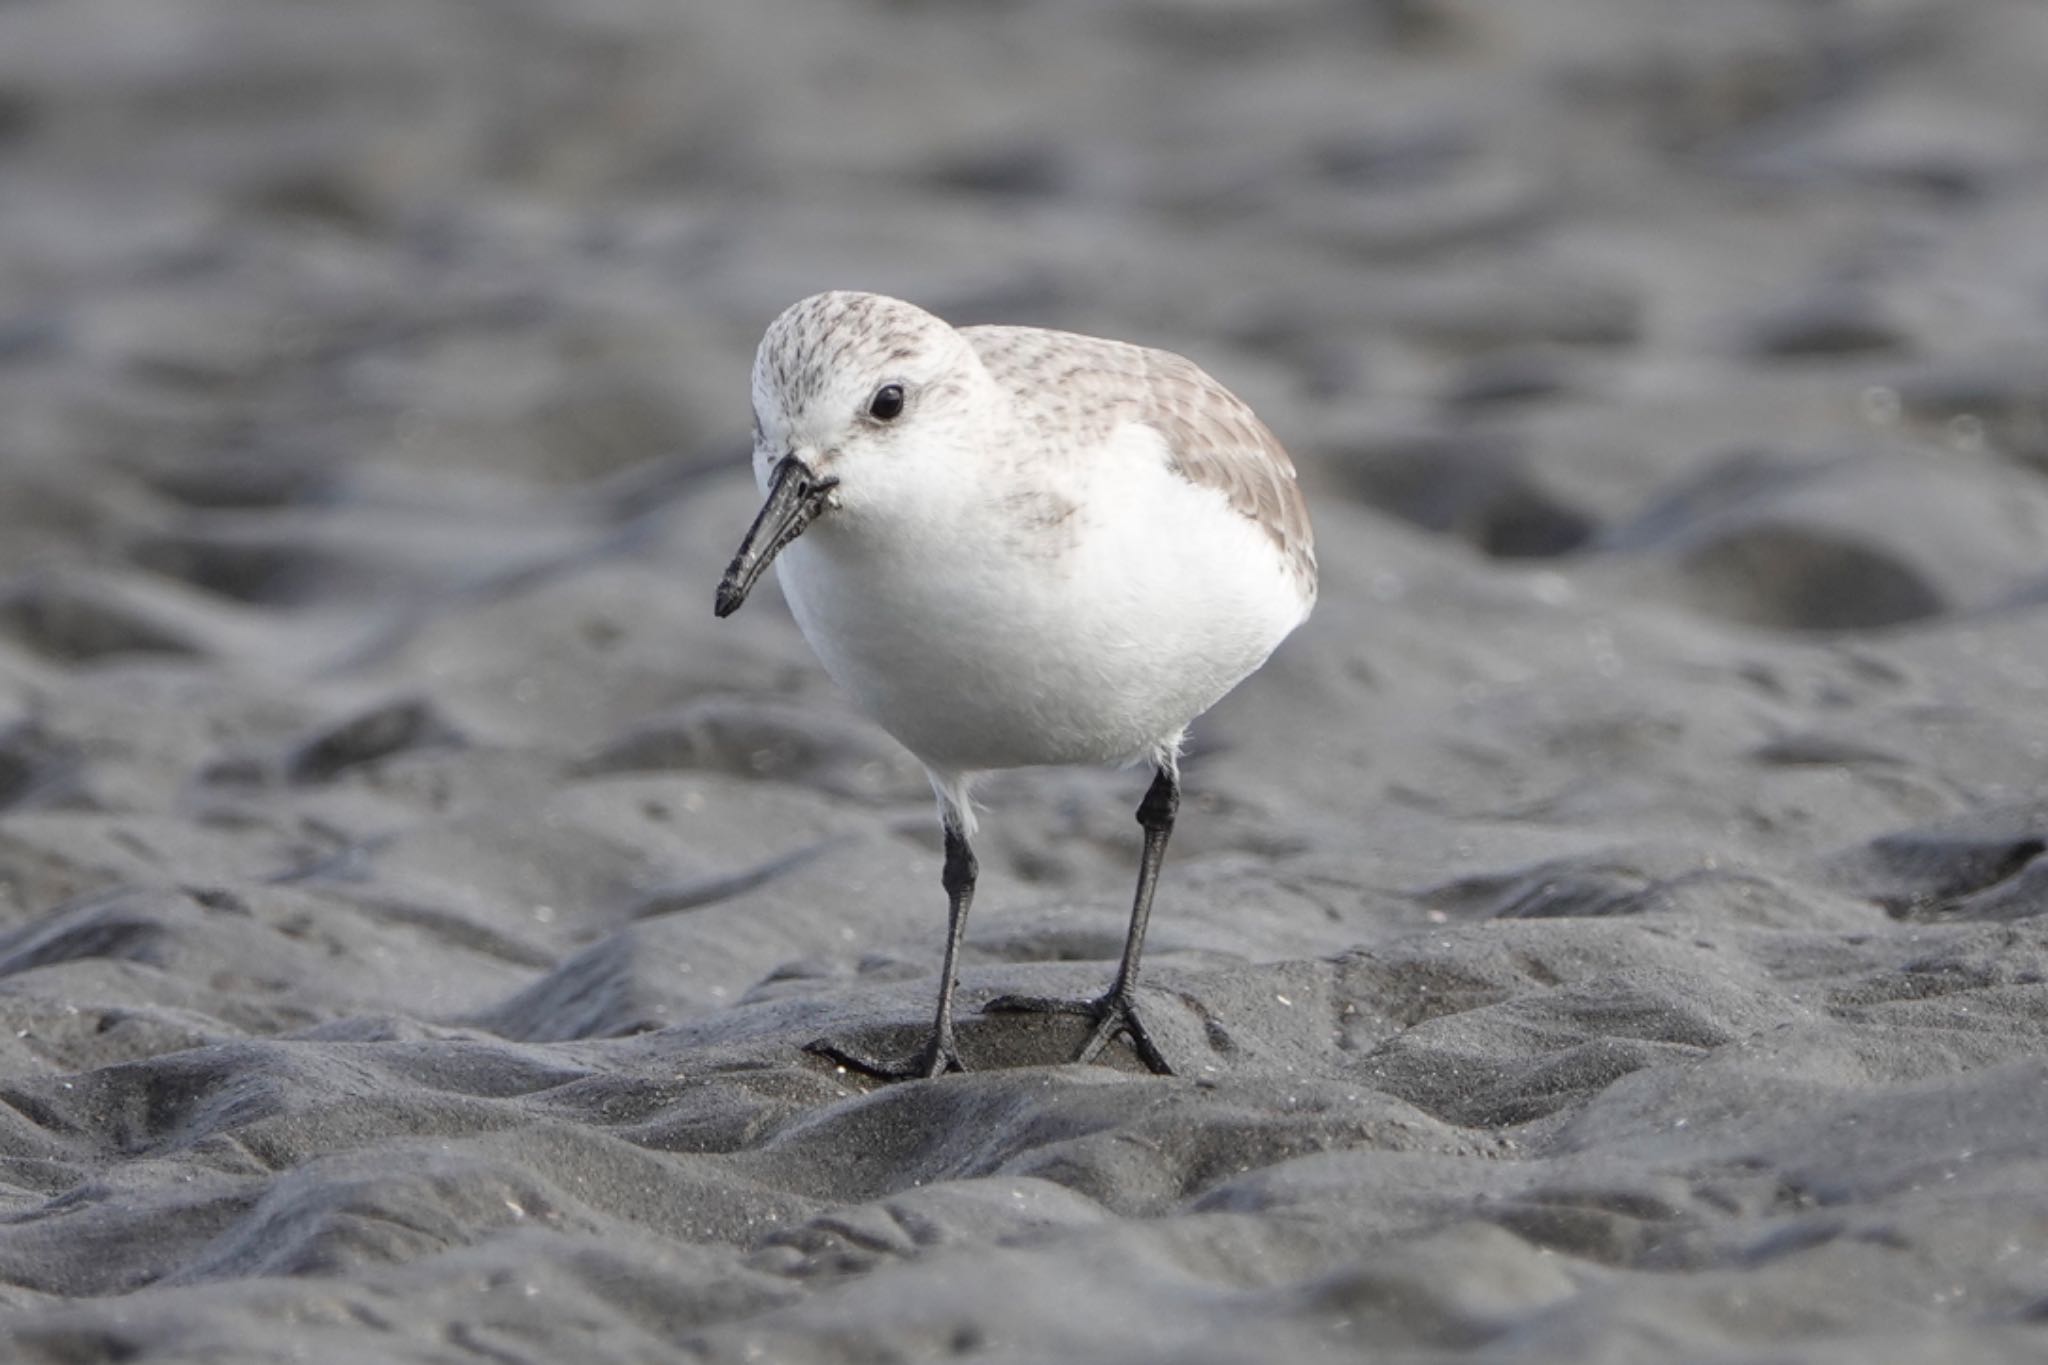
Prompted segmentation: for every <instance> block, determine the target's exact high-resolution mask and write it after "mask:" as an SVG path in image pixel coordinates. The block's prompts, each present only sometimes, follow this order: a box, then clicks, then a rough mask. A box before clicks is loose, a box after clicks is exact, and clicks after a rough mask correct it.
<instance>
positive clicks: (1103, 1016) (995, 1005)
mask: <svg viewBox="0 0 2048 1365" xmlns="http://www.w3.org/2000/svg"><path fill="white" fill-rule="evenodd" d="M981 1012H982V1013H983V1014H1078V1015H1080V1016H1081V1017H1082V1018H1084V1019H1092V1020H1094V1021H1095V1028H1094V1030H1093V1031H1092V1032H1090V1033H1089V1035H1088V1041H1087V1042H1086V1043H1083V1044H1082V1045H1081V1050H1080V1052H1078V1053H1076V1054H1075V1056H1074V1060H1075V1061H1077V1062H1092V1061H1094V1060H1095V1058H1096V1057H1097V1056H1098V1055H1100V1053H1101V1052H1102V1049H1103V1048H1105V1047H1108V1046H1109V1044H1110V1041H1111V1040H1112V1039H1114V1038H1115V1037H1116V1036H1117V1035H1118V1034H1122V1035H1124V1036H1125V1037H1127V1038H1129V1039H1130V1040H1131V1050H1132V1051H1134V1052H1136V1053H1137V1054H1138V1060H1139V1061H1141V1062H1143V1063H1144V1064H1145V1065H1146V1066H1147V1067H1149V1068H1151V1071H1152V1073H1153V1074H1154V1075H1155V1076H1171V1075H1172V1074H1173V1068H1172V1067H1171V1066H1169V1065H1167V1061H1166V1055H1165V1054H1164V1053H1162V1052H1161V1051H1160V1050H1159V1045H1158V1044H1157V1043H1154V1042H1153V1041H1152V1035H1151V1034H1150V1033H1147V1032H1146V1031H1145V1023H1144V1021H1143V1020H1142V1019H1140V1018H1139V1017H1138V1002H1137V1001H1136V1000H1133V999H1132V998H1131V997H1130V996H1128V995H1119V994H1118V993H1117V992H1115V991H1111V992H1110V993H1109V994H1108V995H1105V996H1102V997H1100V998H1098V999H1095V1000H1055V999H1051V998H1049V997H1046V996H1042V995H999V996H997V997H996V998H995V999H993V1000H991V1001H989V1002H988V1003H987V1004H986V1005H983V1006H982V1007H981Z"/></svg>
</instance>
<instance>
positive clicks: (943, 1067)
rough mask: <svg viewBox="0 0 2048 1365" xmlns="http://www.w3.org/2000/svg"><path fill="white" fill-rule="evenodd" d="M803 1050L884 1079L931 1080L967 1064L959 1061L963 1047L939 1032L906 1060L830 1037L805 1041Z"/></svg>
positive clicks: (963, 1068) (964, 1067) (853, 1069)
mask: <svg viewBox="0 0 2048 1365" xmlns="http://www.w3.org/2000/svg"><path fill="white" fill-rule="evenodd" d="M804 1051H806V1052H808V1053H810V1054H811V1055H812V1056H814V1057H823V1058H825V1059H827V1060H828V1061H833V1062H837V1063H838V1064H839V1065H840V1066H843V1067H845V1068H846V1069H847V1070H849V1071H858V1072H861V1073H862V1074H863V1075H868V1076H873V1077H874V1078H875V1079H876V1080H882V1081H915V1080H928V1079H930V1078H931V1077H933V1076H943V1075H945V1074H946V1073H947V1072H948V1071H965V1070H966V1069H967V1067H966V1064H965V1063H963V1062H962V1061H961V1060H960V1050H959V1049H958V1048H956V1047H954V1046H953V1040H952V1038H951V1037H950V1036H947V1037H942V1036H940V1035H938V1034H934V1035H933V1036H932V1040H931V1041H930V1042H929V1043H927V1044H925V1046H924V1049H923V1050H922V1051H921V1052H919V1053H918V1055H917V1056H915V1057H912V1058H909V1059H908V1060H905V1061H897V1062H890V1061H883V1060H881V1059H880V1058H876V1057H870V1056H868V1055H867V1054H866V1053H862V1052H856V1051H854V1050H853V1049H851V1048H848V1047H845V1046H842V1045H841V1044H839V1043H835V1042H833V1041H832V1040H831V1039H830V1038H819V1039H815V1040H813V1041H812V1042H808V1043H805V1044H804Z"/></svg>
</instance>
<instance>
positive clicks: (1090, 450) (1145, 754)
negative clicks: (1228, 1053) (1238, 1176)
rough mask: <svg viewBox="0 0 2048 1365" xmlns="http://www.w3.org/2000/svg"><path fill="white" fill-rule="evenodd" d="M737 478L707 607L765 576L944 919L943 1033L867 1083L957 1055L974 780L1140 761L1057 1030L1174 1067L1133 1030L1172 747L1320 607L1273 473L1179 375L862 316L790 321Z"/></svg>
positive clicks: (1213, 386) (1091, 1045)
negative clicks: (1131, 820) (897, 748)
mask: <svg viewBox="0 0 2048 1365" xmlns="http://www.w3.org/2000/svg"><path fill="white" fill-rule="evenodd" d="M753 401H754V456H753V458H754V471H755V474H756V476H757V478H758V479H759V482H760V484H761V487H762V489H763V490H764V491H765V492H766V494H767V501H766V502H765V504H764V505H763V506H762V508H761V511H760V515H758V516H757V517H755V519H754V524H753V526H752V527H751V528H750V529H749V530H748V531H747V534H746V538H745V540H744V541H742V542H741V544H740V548H739V553H738V554H737V555H736V556H735V557H734V558H733V561H732V565H731V567H730V568H728V569H727V570H726V572H725V577H724V579H723V580H722V581H721V582H720V583H719V585H718V595H717V612H718V614H719V615H720V616H728V615H730V614H732V613H733V612H735V611H737V610H739V608H740V605H741V604H742V603H744V602H745V601H746V598H747V593H748V592H749V590H751V589H752V588H753V586H754V584H755V582H756V581H757V580H758V579H759V578H760V576H761V573H762V571H763V570H765V569H766V568H767V567H768V564H769V562H770V561H771V560H778V561H779V564H780V568H779V570H778V573H779V576H780V578H781V581H782V591H783V595H784V596H785V597H786V598H787V599H788V600H789V605H790V609H791V611H792V612H793V613H794V614H795V616H796V621H797V624H798V626H799V627H801V628H802V630H803V633H804V637H805V638H806V639H807V640H809V641H810V644H811V648H812V649H813V650H815V651H816V652H817V655H818V658H819V659H820V660H821V661H823V663H824V665H825V668H826V671H827V672H829V673H830V674H831V675H832V677H833V678H834V679H835V680H836V681H837V682H838V683H839V685H840V686H841V687H843V688H844V689H845V690H846V691H847V692H848V693H849V694H851V695H852V697H853V699H854V701H855V702H856V704H858V705H859V706H860V707H861V708H862V709H863V710H864V711H866V712H867V714H868V715H869V716H871V717H873V718H874V719H875V720H876V721H878V722H879V723H880V724H881V725H882V726H883V727H884V728H885V729H887V730H888V731H889V732H890V733H891V734H893V735H894V736H896V738H897V739H899V740H901V741H902V742H903V744H904V745H905V746H906V747H907V748H908V749H909V750H910V751H911V753H913V754H915V755H916V756H917V757H918V759H919V760H921V761H922V762H923V764H924V766H925V769H926V770H927V772H929V773H930V775H931V781H932V787H933V789H934V790H935V791H936V792H937V793H938V798H939V819H940V823H941V825H942V827H943V830H944V834H945V850H946V855H945V870H944V873H943V875H942V877H941V879H940V880H941V882H942V884H943V885H944V887H945V890H946V895H947V898H948V901H949V903H950V913H949V917H948V926H947V934H946V952H945V960H944V965H943V967H942V969H941V976H940V980H939V1001H938V1014H937V1017H936V1018H935V1019H934V1021H933V1024H932V1031H931V1038H930V1041H929V1043H928V1044H927V1045H926V1047H925V1048H924V1050H923V1052H922V1054H921V1055H919V1056H918V1057H916V1058H915V1059H913V1060H911V1061H910V1062H909V1063H907V1064H905V1065H901V1066H896V1065H883V1066H875V1065H867V1064H865V1063H861V1064H862V1065H867V1069H869V1070H874V1071H878V1072H880V1073H881V1074H887V1075H923V1076H935V1075H938V1074H940V1073H941V1072H944V1071H947V1070H960V1069H963V1068H962V1067H961V1063H960V1055H959V1052H958V1050H957V1049H956V1047H955V1045H954V1038H953V993H954V988H955V985H956V981H955V978H956V974H957V970H958V966H957V964H958V959H959V955H960V941H961V938H962V935H963V933H964V932H965V930H966V927H967V911H968V906H969V904H970V902H971V901H972V899H973V896H974V881H975V872H976V864H975V858H974V852H973V850H972V849H971V848H970V847H969V844H968V840H969V839H970V838H971V837H972V836H973V834H974V832H975V816H974V808H973V806H972V804H971V803H970V800H969V792H970V788H971V786H972V784H973V782H974V780H975V778H976V777H977V776H978V775H979V774H981V773H983V772H987V771H989V770H991V769H996V768H1019V767H1030V766H1035V765H1039V764H1054V763H1120V762H1133V761H1140V760H1143V761H1149V762H1150V763H1151V765H1152V766H1153V768H1154V769H1155V774H1156V775H1155V776H1154V778H1153V780H1152V784H1151V787H1150V788H1149V789H1148V790H1147V791H1146V793H1145V797H1144V800H1143V801H1142V802H1141V803H1140V804H1139V806H1138V823H1139V825H1140V826H1142V827H1143V829H1144V836H1145V841H1144V853H1143V857H1142V859H1141V861H1140V863H1139V868H1138V889H1137V895H1136V898H1135V899H1134V901H1133V902H1132V906H1131V920H1130V929H1129V933H1128V934H1127V936H1126V938H1125V942H1124V951H1123V960H1122V963H1121V965H1120V966H1119V967H1118V969H1117V974H1116V980H1115V982H1114V984H1113V985H1111V987H1110V988H1109V991H1108V992H1107V993H1106V994H1105V995H1103V996H1101V997H1100V998H1098V999H1094V1000H1088V1001H1062V1000H1046V999H1039V998H1032V997H1019V996H1006V997H1002V998H1000V999H997V1000H992V1001H990V1002H989V1003H988V1004H987V1005H986V1006H984V1010H985V1011H1039V1012H1060V1013H1080V1014H1084V1015H1086V1016H1088V1017H1089V1018H1090V1019H1092V1020H1093V1022H1094V1028H1093V1030H1092V1032H1091V1033H1090V1035H1089V1038H1088V1041H1087V1044H1086V1046H1084V1047H1083V1048H1082V1049H1081V1052H1080V1054H1079V1056H1078V1058H1077V1060H1080V1061H1089V1060H1091V1059H1093V1058H1094V1057H1095V1056H1096V1054H1098V1053H1099V1052H1100V1051H1101V1050H1102V1048H1103V1047H1104V1046H1105V1045H1106V1044H1107V1043H1108V1042H1109V1041H1110V1040H1111V1039H1113V1038H1115V1037H1117V1036H1118V1035H1120V1034H1121V1035H1124V1036H1127V1037H1128V1038H1129V1039H1130V1041H1131V1045H1132V1047H1133V1048H1135V1049H1136V1051H1137V1053H1138V1055H1139V1057H1140V1058H1142V1059H1143V1061H1144V1062H1145V1064H1146V1065H1148V1066H1149V1067H1151V1068H1152V1070H1154V1071H1157V1072H1167V1071H1170V1070H1171V1068H1170V1067H1169V1066H1168V1065H1167V1061H1166V1058H1165V1057H1164V1056H1162V1055H1161V1054H1160V1051H1159V1048H1158V1046H1157V1045H1156V1044H1155V1043H1154V1042H1153V1040H1152V1038H1151V1037H1150V1035H1149V1034H1148V1033H1147V1031H1146V1029H1145V1026H1144V1024H1143V1022H1142V1020H1141V1019H1140V1017H1139V1014H1138V1010H1137V997H1136V992H1137V984H1138V957H1139V954H1140V952H1141V951H1142V950H1143V947H1144V941H1145V921H1146V918H1147V916H1148V915H1149V914H1150V911H1151V907H1152V893H1153V887H1154V885H1155V883H1156V882H1157V881H1158V878H1159V868H1160V863H1161V861H1162V860H1163V859H1164V857H1165V854H1166V841H1167V837H1168V836H1169V835H1170V834H1171V833H1172V831H1173V820H1174V813H1175V811H1176V810H1177V808H1178V807H1179V804H1180V776H1179V752H1180V743H1181V736H1182V734H1183V733H1184V732H1185V730H1186V729H1187V726H1188V723H1189V722H1190V721H1192V720H1193V719H1194V718H1195V717H1196V716H1199V715H1200V714H1202V712H1204V711H1206V710H1208V709H1209V707H1211V706H1213V705H1214V704H1215V703H1216V702H1217V701H1218V700H1219V699H1221V698H1222V696H1223V695H1224V694H1225V693H1226V692H1228V691H1230V689H1231V688H1233V687H1235V686H1236V685H1237V684H1238V683H1239V682H1241V681H1242V680H1243V679H1244V678H1245V677H1246V676H1247V675H1249V674H1250V673H1251V672H1252V671H1253V670H1255V669H1257V668H1258V667H1259V665H1260V664H1262V663H1264V662H1265V660H1266V657H1267V656H1268V655H1269V654H1271V653H1272V652H1273V649H1274V648H1275V646H1277V645H1278V644H1279V643H1280V641H1281V640H1282V639H1284V638H1286V636H1287V634H1288V632H1290V631H1292V630H1293V629H1294V628H1295V627H1296V626H1298V625H1300V624H1301V622H1302V621H1303V620H1304V619H1306V617H1307V616H1308V613H1309V609H1310V608H1311V607H1312V606H1313V605H1314V604H1315V597H1316V561H1315V551H1314V546H1313V544H1312V541H1311V536H1310V531H1309V522H1308V512H1307V509H1306V508H1305V507H1304V506H1303V504H1302V500H1301V492H1300V489H1299V488H1298V487H1297V485H1296V482H1295V475H1294V466H1293V464H1292V463H1291V462H1290V461H1289V460H1288V458H1287V454H1286V452H1285V451H1283V450H1282V449H1281V448H1280V443H1279V442H1278V441H1276V440H1275V439H1274V438H1273V435H1272V433H1271V432H1269V431H1267V430H1266V427H1265V425H1264V424H1263V423H1261V422H1260V421H1259V419H1258V418H1257V417H1256V416H1254V415H1253V413H1252V410H1251V409H1250V408H1249V407H1247V406H1246V405H1245V404H1244V403H1243V402H1242V401H1240V400H1239V399H1238V398H1237V397H1235V396H1234V395H1233V394H1231V393H1230V392H1229V391H1228V390H1227V389H1225V388H1224V387H1223V386H1222V385H1221V384H1219V383H1217V382H1216V381H1215V380H1214V379H1211V378H1210V377H1209V376H1208V375H1207V374H1205V373H1203V371H1202V370H1201V369H1199V368H1198V367H1197V366H1195V365H1194V364H1193V363H1192V362H1190V361H1188V360H1185V359H1183V358H1182V357H1180V356H1178V355H1173V354H1170V353H1168V352H1165V351H1155V350H1148V349H1146V348H1144V347H1142V346H1133V345H1129V344H1127V343H1124V342H1120V341H1105V340H1101V339H1098V338H1095V337H1085V336H1075V335H1072V334H1069V333H1065V332H1051V331H1043V330H1040V329H1038V328H1034V327H963V328H959V329H957V330H956V329H955V328H953V327H950V326H948V325H947V324H946V323H944V322H942V321H940V320H939V319H938V318H936V317H933V316H932V315H931V314H930V313H927V312H925V311H924V310H923V309H921V308H917V307H915V306H913V305H911V304H908V303H903V302H901V301H899V300H896V299H891V298H883V297H881V296H879V295H875V294H857V293H844V292H841V293H830V294H819V295H815V296H813V297H811V298H808V299H805V300H803V301H802V302H800V303H797V304H795V305H793V306H792V307H791V308H790V309H789V310H788V311H787V312H785V313H783V315H782V316H781V317H779V318H777V319H776V320H775V321H774V322H773V323H772V324H771V325H770V326H769V328H768V331H767V334H766V335H765V336H763V337H762V339H761V348H760V350H759V352H758V353H757V354H756V355H755V358H754V374H753Z"/></svg>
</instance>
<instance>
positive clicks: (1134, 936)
mask: <svg viewBox="0 0 2048 1365" xmlns="http://www.w3.org/2000/svg"><path fill="white" fill-rule="evenodd" d="M1179 811H1180V779H1179V778H1178V777H1177V776H1175V775H1174V774H1173V773H1172V772H1171V771H1169V770H1168V769H1166V768H1161V769H1160V770H1159V772H1158V775H1157V776H1155V777H1154V778H1153V779H1152V785H1151V787H1149V788H1148V789H1147V790H1146V792H1145V799H1144V800H1143V801H1140V802H1139V803H1138V824H1139V825H1141V826H1142V827H1143V828H1144V830H1145V851H1144V854H1143V855H1142V856H1141V858H1140V859H1139V862H1138V891H1137V895H1136V896H1135V897H1133V898H1132V901H1131V925H1130V929H1129V930H1128V931H1127V932H1126V933H1125V935H1124V955H1123V960H1122V962H1121V963H1119V964H1118V966H1117V969H1116V981H1115V982H1114V983H1113V984H1112V985H1111V986H1110V988H1109V993H1108V994H1107V995H1104V996H1102V997H1101V998H1099V999H1096V1000H1085V1001H1073V1000H1046V999H1042V998H1039V997H1036V996H1017V995H1006V996H1003V997H1001V998H1000V999H996V1000H991V1001H989V1002H988V1004H987V1005H986V1006H984V1007H983V1008H984V1009H986V1010H992V1011H998V1012H1002V1013H1029V1014H1082V1015H1086V1016H1087V1017H1089V1018H1091V1019H1093V1020H1094V1021H1095V1027H1094V1029H1093V1030H1092V1031H1091V1032H1090V1033H1089V1035H1088V1041H1087V1042H1086V1043H1084V1044H1082V1047H1081V1051H1080V1053H1079V1054H1078V1055H1077V1056H1076V1057H1075V1058H1074V1060H1075V1061H1077V1062H1091V1061H1094V1060H1095V1058H1096V1057H1097V1056H1098V1055H1099V1054H1100V1053H1101V1051H1102V1049H1103V1048H1105V1047H1107V1046H1108V1045H1109V1043H1110V1042H1111V1040H1113V1039H1114V1038H1116V1037H1117V1036H1118V1035H1119V1034H1123V1035H1127V1036H1128V1037H1129V1038H1130V1040H1131V1046H1132V1048H1133V1049H1135V1050H1136V1052H1137V1054H1138V1057H1139V1059H1140V1060H1141V1061H1143V1062H1144V1063H1145V1065H1146V1066H1148V1067H1150V1068H1151V1069H1152V1070H1153V1071H1154V1072H1157V1073H1158V1074H1160V1075H1162V1076H1170V1075H1172V1074H1173V1068H1172V1067H1171V1066H1169V1065H1167V1061H1166V1058H1165V1056H1164V1055H1162V1054H1161V1053H1160V1051H1159V1048H1158V1045H1157V1044H1155V1043H1154V1042H1153V1041H1152V1036H1151V1034H1149V1033H1147V1032H1146V1030H1145V1025H1144V1024H1143V1023H1142V1022H1141V1021H1140V1020H1139V1018H1138V994H1137V992H1138V959H1139V957H1140V955H1142V954H1143V953H1144V951H1145V924H1146V921H1148V920H1149V919H1151V917H1152V894H1153V892H1154V891H1156V890H1157V889H1158V886H1159V869H1160V866H1161V865H1162V864H1163V863H1165V861H1166V841H1167V840H1168V839H1169V838H1171V837H1172V836H1173V818H1174V816H1175V815H1176V814H1178V813H1179Z"/></svg>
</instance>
